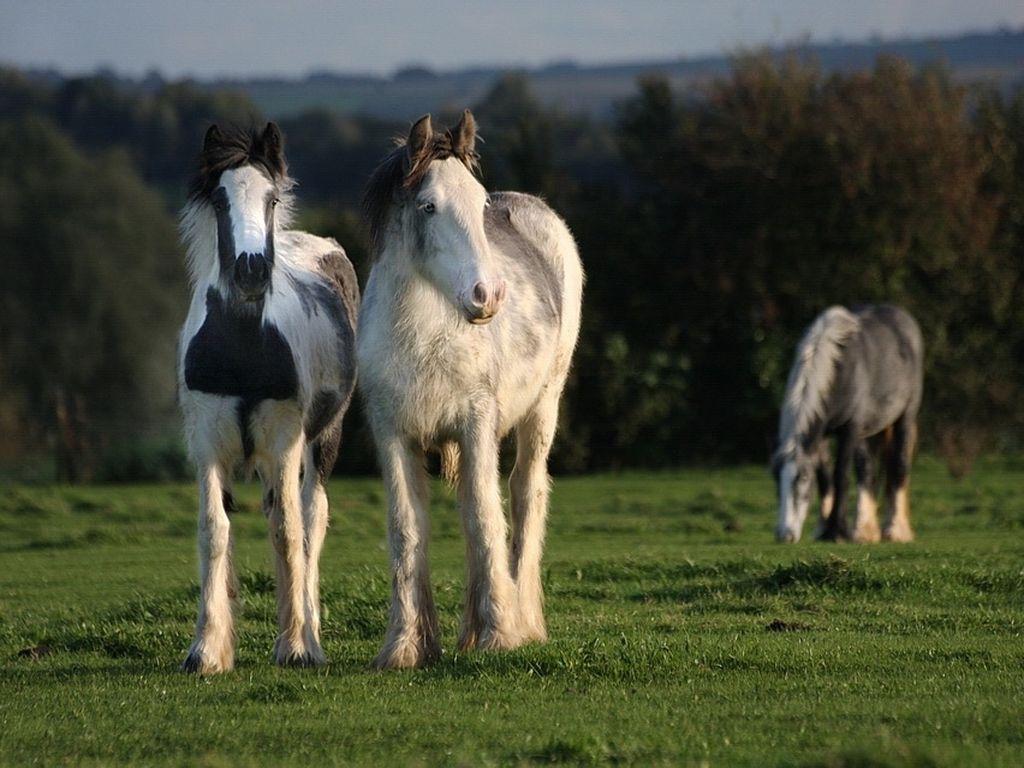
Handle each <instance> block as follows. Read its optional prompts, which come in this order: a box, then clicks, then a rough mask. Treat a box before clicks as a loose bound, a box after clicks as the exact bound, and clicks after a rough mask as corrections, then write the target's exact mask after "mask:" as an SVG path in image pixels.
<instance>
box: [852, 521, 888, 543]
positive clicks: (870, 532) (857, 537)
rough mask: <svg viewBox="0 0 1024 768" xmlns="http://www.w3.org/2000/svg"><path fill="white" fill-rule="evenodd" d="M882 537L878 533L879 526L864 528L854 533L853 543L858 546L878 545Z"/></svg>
mask: <svg viewBox="0 0 1024 768" xmlns="http://www.w3.org/2000/svg"><path fill="white" fill-rule="evenodd" d="M881 539H882V536H881V534H880V533H879V532H878V526H877V525H876V526H864V527H863V528H858V529H857V530H856V531H854V532H853V541H855V542H857V543H858V544H877V543H878V542H879V541H881Z"/></svg>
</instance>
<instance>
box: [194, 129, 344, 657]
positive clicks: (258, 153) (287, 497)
mask: <svg viewBox="0 0 1024 768" xmlns="http://www.w3.org/2000/svg"><path fill="white" fill-rule="evenodd" d="M293 184H294V182H293V181H292V179H291V178H290V177H289V175H288V169H287V164H286V161H285V157H284V150H283V137H282V135H281V132H280V130H279V129H278V127H277V126H276V125H275V124H274V123H268V124H267V126H266V128H265V129H264V130H263V131H256V130H240V129H237V128H225V129H221V128H219V127H218V126H216V125H213V126H211V127H210V128H209V130H207V132H206V136H205V138H204V140H203V148H202V152H201V154H200V158H199V170H198V172H197V174H196V176H195V178H194V180H193V181H192V185H191V188H190V193H189V198H188V202H187V203H186V205H185V208H184V209H183V211H182V215H181V234H182V239H183V242H184V244H185V246H186V250H187V253H188V269H189V275H190V278H191V284H192V299H191V303H190V306H189V311H188V316H187V318H186V319H185V323H184V326H183V327H182V329H181V336H180V344H179V351H178V395H179V402H180V406H181V411H182V415H183V418H184V424H185V436H186V441H187V443H188V449H189V455H190V457H191V459H192V461H193V463H194V464H195V467H196V471H197V478H198V484H199V563H200V568H199V570H200V580H201V594H200V598H199V617H198V620H197V622H196V631H195V640H194V642H193V643H192V646H191V648H190V649H189V652H188V655H187V656H186V658H185V661H184V663H183V664H182V669H183V670H185V671H188V672H197V673H200V674H210V673H217V672H223V671H226V670H230V669H231V668H232V667H233V665H234V646H235V633H234V625H233V624H234V622H233V616H232V611H233V603H234V602H235V598H236V596H237V594H238V588H237V580H236V576H235V573H234V568H233V566H232V541H231V524H230V519H229V517H228V513H230V512H232V511H233V509H234V502H233V497H232V493H231V480H232V476H233V473H234V471H235V470H236V469H238V468H244V469H245V470H247V471H249V472H251V471H252V470H253V469H255V471H256V473H257V474H258V475H259V477H260V480H261V481H262V485H263V512H264V514H265V515H266V517H267V520H268V522H269V529H270V540H271V544H272V546H273V550H274V552H275V554H276V561H277V620H278V636H277V639H276V641H275V644H274V657H275V660H276V662H277V663H278V664H280V665H297V666H318V665H322V664H324V663H325V661H326V659H325V656H324V652H323V649H322V647H321V645H320V595H319V590H320V587H319V580H320V576H319V573H320V571H319V561H320V551H321V548H322V546H323V541H324V536H325V534H326V531H327V523H328V504H327V494H326V481H327V478H328V477H329V475H330V473H331V470H332V468H333V466H334V463H335V460H336V459H337V456H338V450H339V444H340V441H341V422H342V417H343V416H344V414H345V411H346V410H347V409H348V405H349V402H350V401H351V399H352V393H353V390H354V388H355V381H356V368H355V335H356V321H357V313H358V309H359V286H358V283H357V281H356V275H355V271H354V270H353V268H352V264H351V263H350V262H349V260H348V258H347V257H346V255H345V251H344V249H343V248H342V247H341V246H340V245H338V243H337V242H336V241H334V240H332V239H328V238H323V237H316V236H314V235H311V234H308V233H306V232H299V231H294V230H291V229H289V224H290V222H291V219H292V210H293V197H292V193H291V190H292V187H293Z"/></svg>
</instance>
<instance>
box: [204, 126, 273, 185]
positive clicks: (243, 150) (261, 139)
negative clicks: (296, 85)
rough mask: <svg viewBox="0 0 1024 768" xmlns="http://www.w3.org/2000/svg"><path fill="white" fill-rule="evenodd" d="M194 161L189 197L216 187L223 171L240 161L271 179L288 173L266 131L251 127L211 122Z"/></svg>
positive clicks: (238, 165)
mask: <svg viewBox="0 0 1024 768" xmlns="http://www.w3.org/2000/svg"><path fill="white" fill-rule="evenodd" d="M274 130H275V131H276V126H275V127H274ZM277 135H278V136H279V135H280V134H277ZM197 165H198V167H197V169H196V173H195V176H193V177H192V181H191V182H190V184H189V198H190V199H193V200H195V199H199V198H205V197H207V196H208V195H209V194H210V193H211V192H212V191H213V190H214V189H215V188H216V186H217V182H218V181H219V180H220V176H221V174H222V173H224V171H229V170H231V169H232V168H239V167H241V166H243V165H253V166H255V167H257V168H259V169H260V170H261V171H263V172H264V173H265V174H266V175H267V177H268V178H270V179H271V180H272V181H275V182H281V181H283V180H284V179H286V178H287V175H288V167H287V165H286V163H285V160H284V154H283V153H282V151H281V147H280V145H278V146H276V147H275V146H271V144H270V142H269V141H268V132H267V131H260V130H258V129H257V128H255V127H252V128H240V127H238V126H234V125H231V126H226V127H223V128H221V127H219V126H216V125H214V126H211V127H210V129H209V130H208V131H207V134H206V140H205V142H204V144H203V150H202V152H200V153H199V161H198V164H197Z"/></svg>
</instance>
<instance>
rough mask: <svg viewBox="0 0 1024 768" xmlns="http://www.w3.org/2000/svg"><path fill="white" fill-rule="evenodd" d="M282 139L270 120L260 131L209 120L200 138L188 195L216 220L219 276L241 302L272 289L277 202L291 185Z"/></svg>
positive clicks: (254, 300)
mask: <svg viewBox="0 0 1024 768" xmlns="http://www.w3.org/2000/svg"><path fill="white" fill-rule="evenodd" d="M283 144H284V142H283V139H282V137H281V131H280V129H279V128H278V127H277V126H276V125H275V124H274V123H267V126H266V128H264V129H263V131H240V130H236V129H224V130H222V129H221V128H219V127H218V126H216V125H213V126H210V128H209V130H207V132H206V138H205V139H204V141H203V151H202V154H201V155H200V170H199V173H198V174H197V176H196V179H195V181H194V182H193V185H192V196H193V199H194V200H196V201H197V202H199V203H200V204H203V205H205V206H207V207H208V212H209V213H210V214H211V216H212V218H213V221H214V222H215V226H216V249H217V255H218V259H217V268H218V269H219V275H218V282H219V283H220V285H221V286H222V288H223V289H224V291H225V293H226V295H227V296H229V297H231V298H232V299H234V300H236V301H238V302H240V303H242V304H252V303H258V302H260V301H261V300H262V299H263V297H264V296H265V295H266V293H267V291H268V290H270V289H271V282H272V274H273V270H274V236H275V230H276V228H277V221H276V219H277V217H278V215H279V214H278V204H279V203H280V202H281V199H282V198H283V197H284V196H285V195H286V194H287V192H288V190H289V188H290V186H291V182H290V180H289V178H288V173H287V166H286V164H285V159H284V148H283Z"/></svg>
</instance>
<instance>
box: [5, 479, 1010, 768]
mask: <svg viewBox="0 0 1024 768" xmlns="http://www.w3.org/2000/svg"><path fill="white" fill-rule="evenodd" d="M1022 481H1024V466H1022V465H1021V464H1019V463H1014V462H998V463H997V462H995V461H990V462H988V463H986V464H983V465H982V466H980V467H979V468H978V469H977V471H976V472H975V473H974V474H973V475H972V476H970V477H969V478H967V479H966V480H964V481H960V482H956V481H953V480H951V479H950V478H949V477H948V476H947V474H946V473H945V471H944V469H942V468H941V467H940V466H939V465H938V464H937V463H935V462H932V461H929V460H921V461H919V462H918V464H917V466H916V469H915V473H914V476H913V480H912V483H913V486H912V491H911V493H912V505H913V506H912V513H913V519H914V524H915V528H916V531H917V535H918V541H917V542H916V543H914V544H912V545H895V544H882V545H876V546H857V545H849V544H845V545H842V544H840V545H825V544H817V543H814V542H810V541H807V540H806V539H805V541H804V542H801V543H800V544H797V545H778V544H775V543H774V542H773V528H774V525H775V503H774V498H773V496H774V489H773V487H772V484H771V480H770V478H769V476H768V473H767V471H766V470H765V469H764V468H762V467H748V468H741V469H732V470H687V471H680V472H673V473H664V474H623V475H600V476H590V477H574V478H563V479H559V480H557V481H556V483H555V487H554V493H553V497H552V512H551V517H550V528H549V534H548V547H547V554H546V557H545V561H544V574H543V579H544V583H545V588H546V594H547V615H548V623H549V631H550V634H551V638H552V640H551V642H550V643H549V644H548V645H545V646H529V647H526V648H523V649H521V650H517V651H513V652H510V653H505V654H479V653H474V654H467V655H459V654H456V653H454V652H453V648H454V645H455V639H456V633H457V623H458V620H459V617H460V615H461V608H460V606H461V602H462V585H463V580H464V576H463V571H462V569H463V567H464V565H463V563H464V556H463V548H464V543H463V536H462V532H461V526H460V524H459V521H458V518H457V515H456V513H455V509H454V500H453V497H452V495H451V493H450V492H448V491H446V490H444V489H443V488H441V487H440V485H438V486H436V487H435V492H434V496H433V502H432V525H433V537H432V551H431V563H432V567H433V576H434V584H435V589H436V592H437V598H438V604H439V609H440V612H441V620H442V630H443V643H444V647H445V656H444V658H443V659H442V660H441V661H440V662H439V663H437V664H436V665H434V666H432V667H430V668H428V669H425V670H419V671H415V672H397V673H396V672H388V673H377V672H372V671H370V670H369V664H370V662H371V660H372V659H373V657H374V655H375V653H376V652H377V650H378V648H379V645H380V643H381V641H382V639H383V636H384V630H385V623H386V618H387V615H386V614H387V606H388V600H389V592H390V587H389V583H388V576H387V573H388V569H387V551H386V547H385V540H384V539H385V534H384V530H385V529H384V525H385V514H384V503H385V502H384V492H383V488H382V486H381V484H380V482H379V481H378V480H376V479H358V480H336V481H333V482H332V483H331V484H330V487H329V495H330V500H331V508H332V514H333V519H332V525H331V529H330V531H329V533H328V536H327V542H326V546H325V550H324V556H323V560H322V568H323V598H324V608H325V611H324V628H323V641H324V648H325V651H326V652H327V655H328V657H329V658H330V662H331V663H330V665H329V667H327V668H326V669H323V670H319V671H317V670H294V669H278V668H275V667H274V666H273V665H272V663H271V646H272V644H273V640H274V632H275V621H274V597H273V578H272V576H271V573H272V560H271V555H270V548H269V546H268V544H267V536H266V524H265V521H264V519H263V517H262V515H261V514H260V513H259V511H258V508H259V507H258V492H257V489H256V488H255V486H252V485H244V486H241V487H240V488H239V492H238V494H237V495H238V500H239V511H238V512H237V513H236V514H235V515H234V516H233V518H232V521H233V526H234V530H235V532H236V535H237V549H236V561H237V563H238V569H239V572H240V575H241V582H242V603H243V607H242V613H241V619H240V622H239V635H240V637H239V651H238V659H237V669H236V670H235V671H234V672H233V673H229V674H227V675H224V676H220V677H215V678H206V679H200V678H196V677H193V676H188V675H184V674H181V673H179V672H178V671H177V667H178V664H179V663H180V662H181V660H182V659H183V658H184V654H185V652H186V650H187V648H188V645H189V642H190V640H191V637H192V630H193V621H194V619H195V609H196V599H197V594H198V585H197V574H196V553H195V532H194V519H195V514H196V513H195V508H196V493H195V490H194V489H193V487H192V486H190V485H177V486H146V487H143V486H137V487H83V488H63V487H27V486H26V487H13V488H8V489H6V490H5V491H4V493H3V494H2V498H0V531H2V534H0V553H2V554H0V563H2V566H3V567H2V569H0V669H2V674H0V762H3V763H5V764H24V763H39V764H58V763H71V764H110V763H114V762H129V763H133V764H146V765H162V764H171V765H173V764H190V765H191V764H200V765H225V764H254V763H257V762H259V763H265V764H297V765H315V764H324V763H327V764H357V765H360V764H362V765H405V764H410V765H417V764H424V765H437V764H441V765H491V764H533V763H537V764H552V763H556V764H570V765H573V764H579V765H589V764H624V763H625V764H630V763H633V764H643V765H650V764H673V765H676V764H693V765H701V764H708V765H835V766H843V765H851V766H852V765H894V766H900V765H940V766H944V765H982V764H984V765H1006V766H1009V765H1019V764H1020V762H1021V760H1022V756H1024V537H1022V533H1024V495H1022V494H1021V492H1020V491H1021V487H1022ZM806 533H808V534H809V533H810V526H808V530H807V531H806ZM808 538H809V537H808Z"/></svg>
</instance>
